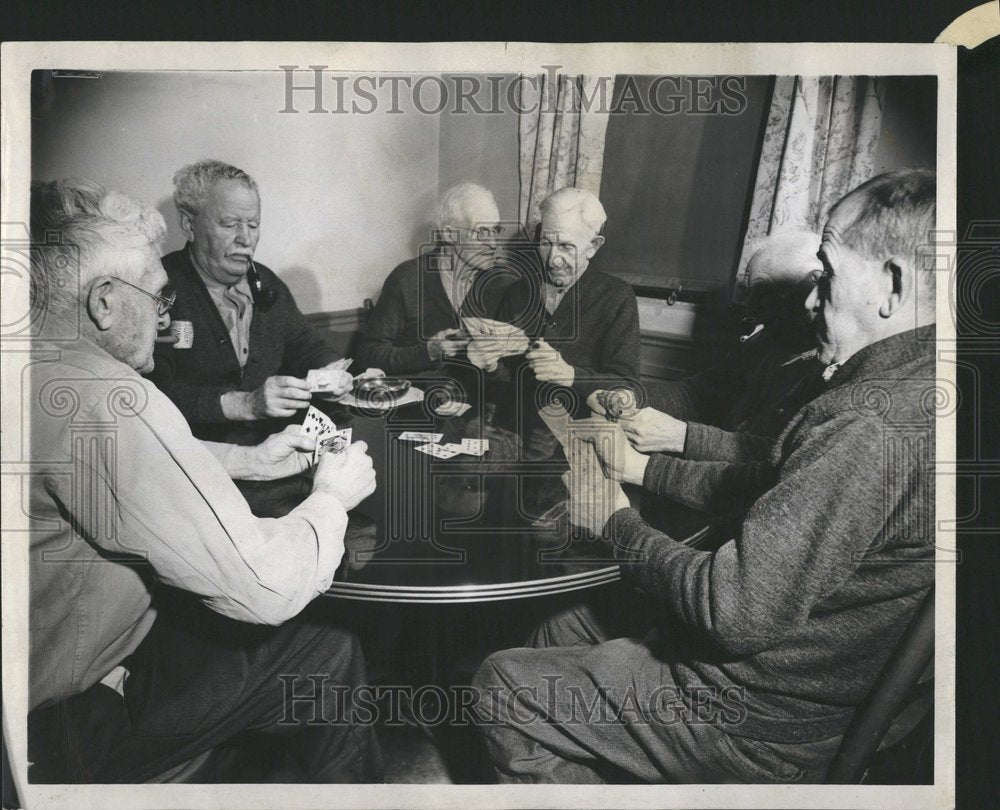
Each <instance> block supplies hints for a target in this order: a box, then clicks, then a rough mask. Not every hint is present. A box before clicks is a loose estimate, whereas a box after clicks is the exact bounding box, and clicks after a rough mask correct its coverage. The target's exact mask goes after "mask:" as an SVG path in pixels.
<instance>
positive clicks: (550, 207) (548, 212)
mask: <svg viewBox="0 0 1000 810" xmlns="http://www.w3.org/2000/svg"><path fill="white" fill-rule="evenodd" d="M539 210H540V211H541V214H542V223H541V240H540V242H539V250H540V252H541V256H542V261H543V263H544V264H545V267H546V270H547V272H548V278H549V281H550V282H551V283H553V284H555V285H556V286H558V287H566V286H568V285H571V284H573V283H574V282H575V281H576V280H577V279H578V278H579V277H580V276H582V275H583V273H584V272H585V271H586V269H587V267H588V266H589V264H590V260H591V259H592V258H593V257H594V254H595V253H597V251H598V250H599V249H600V247H601V245H603V244H604V237H603V236H601V233H600V232H601V228H602V227H604V222H605V220H607V218H608V217H607V214H605V213H604V206H603V205H601V201H600V200H599V199H597V197H596V196H595V195H594V194H593V193H592V192H590V191H587V190H586V189H582V188H572V187H567V188H561V189H559V190H558V191H553V192H552V193H551V194H549V196H548V197H546V198H545V199H544V200H542V203H541V205H540V206H539Z"/></svg>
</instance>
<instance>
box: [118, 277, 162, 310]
mask: <svg viewBox="0 0 1000 810" xmlns="http://www.w3.org/2000/svg"><path fill="white" fill-rule="evenodd" d="M112 278H114V279H117V280H118V281H120V282H121V283H122V284H124V285H125V286H127V287H131V288H132V289H133V290H138V291H139V292H141V293H142V294H143V295H146V296H149V297H150V298H152V299H153V300H154V301H156V314H157V315H166V314H167V313H168V312H169V311H170V308H171V307H172V306H173V305H174V302H175V301H176V300H177V291H176V290H171V289H169V288H164V290H163V292H164V295H157V294H156V293H151V292H149V291H148V290H144V289H143V288H142V287H137V286H136V285H135V284H132V283H131V282H128V281H126V280H125V279H123V278H119V277H118V276H112Z"/></svg>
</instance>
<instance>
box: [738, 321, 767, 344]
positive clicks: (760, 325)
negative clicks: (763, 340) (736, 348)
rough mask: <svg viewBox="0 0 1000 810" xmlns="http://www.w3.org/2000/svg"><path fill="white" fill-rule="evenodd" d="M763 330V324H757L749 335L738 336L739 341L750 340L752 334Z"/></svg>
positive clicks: (757, 333)
mask: <svg viewBox="0 0 1000 810" xmlns="http://www.w3.org/2000/svg"><path fill="white" fill-rule="evenodd" d="M763 331H764V324H762V323H759V324H757V325H756V326H755V327H754V328H753V331H752V332H751V333H750V334H749V335H743V337H741V338H740V343H746V342H747V341H748V340H750V338H752V337H754V335H759V334H760V333H761V332H763Z"/></svg>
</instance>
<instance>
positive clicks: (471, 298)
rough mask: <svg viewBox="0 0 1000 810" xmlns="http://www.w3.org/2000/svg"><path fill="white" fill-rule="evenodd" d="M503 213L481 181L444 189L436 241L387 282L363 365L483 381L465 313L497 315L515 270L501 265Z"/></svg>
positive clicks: (368, 330) (369, 328)
mask: <svg viewBox="0 0 1000 810" xmlns="http://www.w3.org/2000/svg"><path fill="white" fill-rule="evenodd" d="M499 219H500V213H499V211H498V210H497V205H496V202H495V201H494V199H493V194H492V193H491V192H490V191H489V190H488V189H486V188H484V187H482V186H479V185H475V184H474V183H460V184H458V185H457V186H453V187H452V188H450V189H448V190H447V191H446V192H445V193H444V194H443V195H442V197H441V201H440V203H439V205H438V210H437V212H436V214H435V217H434V226H435V239H434V240H432V244H431V243H429V244H428V245H426V246H425V247H424V249H422V250H421V253H420V255H419V256H417V257H416V258H413V259H409V260H408V261H405V262H403V263H402V264H401V265H399V266H398V267H396V268H395V269H394V270H393V271H392V272H391V273H390V274H389V277H388V278H387V279H386V280H385V283H384V284H383V285H382V292H381V294H380V295H379V298H378V302H377V303H376V304H375V308H374V309H373V310H372V312H371V315H370V316H369V317H368V323H367V325H366V327H365V331H364V336H363V337H362V339H361V341H360V343H359V344H358V350H357V360H358V363H359V364H360V365H362V366H373V367H376V368H380V369H383V370H384V371H385V372H386V373H388V374H404V375H409V376H413V375H416V376H423V377H427V376H435V375H440V376H442V377H446V378H449V379H453V380H455V381H458V382H460V383H462V384H463V386H469V385H471V386H476V387H478V384H479V379H480V377H481V375H480V373H479V371H478V370H477V369H476V368H475V367H473V366H472V365H471V364H470V363H469V362H468V359H467V358H466V357H465V355H464V351H463V350H464V348H465V347H466V345H467V344H468V337H467V336H466V335H465V334H464V333H463V330H462V318H465V317H481V318H493V317H494V316H495V313H496V309H497V306H498V304H499V302H500V298H501V296H502V294H503V291H504V289H505V288H506V287H507V286H508V285H509V284H510V282H511V281H512V279H513V278H514V275H513V274H515V273H516V268H515V267H514V266H507V265H505V266H502V267H501V266H498V259H499V256H500V240H501V234H502V227H501V225H500V224H499Z"/></svg>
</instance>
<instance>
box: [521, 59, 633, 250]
mask: <svg viewBox="0 0 1000 810" xmlns="http://www.w3.org/2000/svg"><path fill="white" fill-rule="evenodd" d="M601 84H603V85H604V87H601ZM518 86H519V93H520V101H519V103H520V109H521V110H523V111H524V112H522V113H521V116H520V120H519V122H518V133H519V142H520V159H521V165H520V177H521V202H520V208H519V215H520V219H521V222H522V223H524V225H525V227H526V229H527V232H528V234H529V235H530V234H532V233H533V232H534V228H535V226H536V225H537V224H538V222H539V220H540V219H541V217H540V215H539V213H538V205H539V203H541V201H542V200H543V199H544V198H545V197H546V196H547V195H548V194H549V193H550V192H553V191H555V190H556V189H560V188H564V187H566V186H576V187H577V188H585V189H587V190H588V191H592V192H594V194H600V191H601V170H602V169H603V167H604V136H605V133H606V132H607V129H608V113H607V110H608V107H609V106H610V104H611V98H610V93H609V92H608V93H607V95H606V96H605V93H606V91H608V90H611V89H613V88H614V81H613V78H612V81H611V83H610V86H609V85H608V78H607V77H601V78H598V77H594V76H565V75H559V76H556V81H554V82H553V81H551V77H550V76H549V75H539V76H534V77H529V76H521V78H520V81H519V82H518ZM584 98H586V99H588V103H583V99H584Z"/></svg>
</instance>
